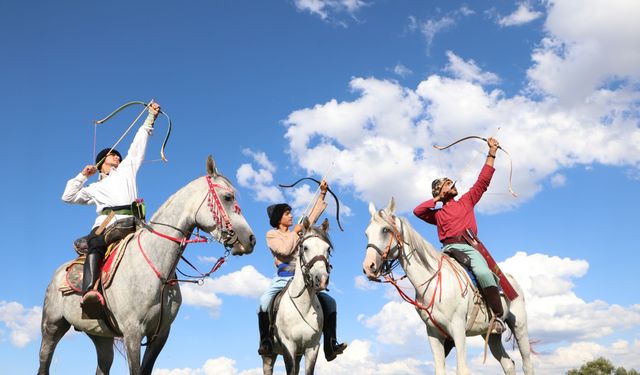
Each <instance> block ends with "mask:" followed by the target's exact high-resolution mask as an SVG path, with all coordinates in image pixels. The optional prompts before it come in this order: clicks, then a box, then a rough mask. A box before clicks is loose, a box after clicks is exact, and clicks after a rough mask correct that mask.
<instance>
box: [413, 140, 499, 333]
mask: <svg viewBox="0 0 640 375" xmlns="http://www.w3.org/2000/svg"><path fill="white" fill-rule="evenodd" d="M487 145H488V146H489V153H488V154H487V158H486V161H485V164H484V165H483V167H482V170H481V171H480V175H479V176H478V180H477V181H476V182H475V183H474V184H473V186H472V187H471V189H469V191H468V192H467V193H466V194H464V195H462V196H461V197H460V199H459V200H457V201H456V200H455V199H454V198H455V197H456V196H457V195H458V190H457V188H456V186H455V182H454V181H452V180H451V179H449V178H447V177H443V178H439V179H436V180H434V181H433V183H432V184H431V193H432V195H433V199H430V200H427V201H425V202H423V203H421V204H420V205H419V206H417V207H416V208H415V209H414V210H413V213H414V214H415V215H416V216H417V217H419V218H420V219H422V220H424V221H426V222H427V223H429V224H433V225H436V226H437V228H438V238H439V239H440V242H441V243H442V245H443V248H442V250H443V252H445V253H450V252H456V250H457V251H460V252H463V253H464V254H466V256H468V257H469V258H470V264H471V271H472V272H473V274H474V275H475V277H476V279H477V280H478V284H479V285H480V287H481V288H482V292H483V294H484V297H485V299H486V300H487V303H488V305H489V307H490V308H491V310H492V311H493V313H494V315H495V317H496V322H498V324H495V325H494V328H493V330H494V333H498V334H501V333H502V332H503V331H504V327H505V326H504V322H503V319H504V310H503V307H502V302H501V300H500V293H499V290H498V279H497V277H496V275H494V273H493V272H491V270H490V269H489V266H488V264H487V261H486V260H485V258H484V257H483V255H482V254H481V253H480V252H479V251H478V250H476V249H475V248H474V247H473V246H471V244H470V243H469V242H470V241H469V237H468V236H469V235H468V234H467V230H471V231H472V236H474V238H475V236H476V235H477V233H478V228H477V224H476V218H475V214H474V207H475V205H476V204H477V203H478V201H480V198H482V195H483V194H484V192H486V191H487V188H488V187H489V183H490V182H491V177H492V176H493V173H494V171H495V168H494V167H493V162H494V160H495V158H496V152H497V151H498V148H499V146H500V145H499V143H498V141H497V140H496V139H494V138H489V139H487ZM438 202H442V207H441V208H436V204H437V203H438ZM472 242H476V241H475V240H474V241H472Z"/></svg>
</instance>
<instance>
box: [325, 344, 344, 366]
mask: <svg viewBox="0 0 640 375" xmlns="http://www.w3.org/2000/svg"><path fill="white" fill-rule="evenodd" d="M347 346H348V345H347V343H346V342H343V343H341V344H339V343H338V341H337V340H335V339H332V340H331V346H330V348H331V349H330V351H327V350H325V352H324V357H325V359H326V360H327V362H331V361H333V360H334V359H336V357H337V356H339V355H340V354H342V353H344V350H345V349H347Z"/></svg>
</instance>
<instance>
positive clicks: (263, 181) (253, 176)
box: [236, 149, 284, 203]
mask: <svg viewBox="0 0 640 375" xmlns="http://www.w3.org/2000/svg"><path fill="white" fill-rule="evenodd" d="M242 153H243V154H244V155H245V156H250V157H251V158H252V159H253V161H254V162H255V163H257V164H258V168H257V169H255V168H254V167H253V166H252V165H251V164H242V165H241V166H240V167H239V168H238V170H237V172H236V179H237V180H238V183H239V184H240V186H242V187H244V188H247V189H249V190H251V191H253V193H254V194H255V199H256V200H257V201H259V202H269V203H276V202H282V201H283V200H284V197H283V195H282V192H281V191H280V190H279V189H278V188H277V187H276V186H274V185H273V173H274V172H275V171H276V167H275V165H273V163H272V162H271V160H269V157H268V156H267V154H265V153H264V152H255V151H252V150H250V149H244V150H242Z"/></svg>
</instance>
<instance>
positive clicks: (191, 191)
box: [141, 180, 206, 277]
mask: <svg viewBox="0 0 640 375" xmlns="http://www.w3.org/2000/svg"><path fill="white" fill-rule="evenodd" d="M197 184H198V180H196V181H193V182H191V183H190V184H188V185H187V186H185V187H183V188H182V189H180V190H178V191H177V192H176V193H175V194H173V195H172V196H171V197H170V198H169V199H167V201H166V202H165V203H164V204H163V205H162V206H161V207H160V208H159V209H158V211H156V213H155V214H154V215H153V217H152V218H151V220H150V223H151V224H150V225H151V226H152V228H153V230H154V231H156V232H159V233H162V234H165V235H168V236H171V237H174V238H177V239H182V238H184V237H185V236H186V237H187V238H188V237H190V236H191V233H192V232H193V230H194V228H195V215H196V211H197V209H198V207H199V203H201V201H202V199H204V197H203V196H201V194H200V193H198V192H197V190H200V189H197ZM196 201H197V202H196ZM205 209H206V207H205ZM141 245H142V247H143V248H144V251H145V252H146V253H147V254H148V256H149V258H150V259H151V261H152V262H153V264H154V266H155V267H156V268H157V269H158V271H160V273H161V275H162V277H169V276H170V274H171V273H173V271H174V269H173V268H174V267H175V264H176V261H177V259H178V257H179V256H180V254H181V252H180V250H179V248H180V246H181V245H180V244H179V243H177V242H175V241H171V240H168V239H166V238H162V237H160V236H157V235H155V234H152V233H151V232H148V231H143V234H142V238H141Z"/></svg>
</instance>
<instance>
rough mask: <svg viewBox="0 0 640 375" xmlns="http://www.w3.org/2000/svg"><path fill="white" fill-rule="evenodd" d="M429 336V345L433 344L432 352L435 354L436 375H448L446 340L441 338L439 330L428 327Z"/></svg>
mask: <svg viewBox="0 0 640 375" xmlns="http://www.w3.org/2000/svg"><path fill="white" fill-rule="evenodd" d="M427 335H428V336H429V344H431V352H432V353H433V367H434V369H435V375H446V370H445V366H444V363H445V362H444V338H442V337H441V334H440V332H438V329H437V328H432V327H431V326H427Z"/></svg>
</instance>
